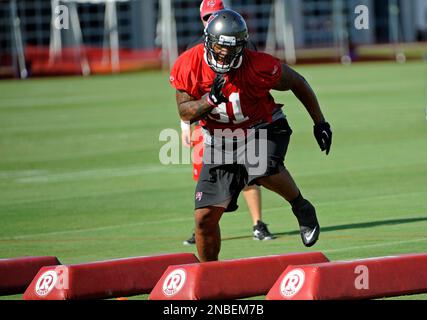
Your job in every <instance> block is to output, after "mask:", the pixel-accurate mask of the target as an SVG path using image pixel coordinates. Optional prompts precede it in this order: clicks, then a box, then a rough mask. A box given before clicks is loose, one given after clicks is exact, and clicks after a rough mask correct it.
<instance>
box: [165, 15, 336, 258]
mask: <svg viewBox="0 0 427 320" xmlns="http://www.w3.org/2000/svg"><path fill="white" fill-rule="evenodd" d="M248 38H249V34H248V29H247V26H246V22H245V20H244V19H243V18H242V16H241V15H240V14H238V13H237V12H235V11H232V10H228V9H226V10H221V11H218V12H216V13H214V14H213V15H212V16H211V17H210V19H209V21H208V25H207V27H206V29H205V43H204V44H200V45H198V46H195V47H194V48H192V49H190V50H188V51H186V52H185V53H184V54H182V55H181V56H180V57H179V58H178V60H177V61H176V63H175V64H174V66H173V68H172V71H171V76H170V82H171V84H172V86H173V87H174V88H175V89H176V101H177V106H178V111H179V114H180V117H181V119H182V120H183V121H188V122H191V123H193V122H196V121H199V122H200V124H201V126H202V128H203V133H204V136H205V137H204V143H205V151H204V161H203V166H202V170H201V172H200V178H199V181H198V183H197V186H196V190H195V234H196V246H197V251H198V256H199V259H200V261H201V262H206V261H215V260H218V256H219V252H220V248H221V235H220V227H219V221H220V219H221V217H222V215H223V213H224V212H231V211H234V210H236V209H237V198H238V196H239V194H240V192H241V190H242V189H243V188H244V186H245V185H254V184H256V185H261V186H263V187H265V188H267V189H269V190H272V191H274V192H276V193H277V194H279V195H280V196H281V197H283V199H284V200H286V201H287V202H288V203H289V204H290V206H291V208H292V211H293V213H294V215H295V216H296V219H297V221H298V224H299V228H300V235H301V239H302V242H303V244H304V245H305V246H307V247H311V246H313V245H314V244H315V243H316V242H317V240H318V238H319V234H320V226H319V222H318V219H317V216H316V210H315V207H314V206H313V205H312V204H311V203H310V202H309V201H308V200H307V199H305V198H304V197H303V195H302V194H301V191H300V189H299V187H298V186H297V184H296V183H295V181H294V179H293V178H292V176H291V174H290V173H289V171H288V170H287V169H286V167H285V165H284V158H285V154H286V151H287V147H288V144H289V141H290V137H291V134H292V129H291V128H290V126H289V124H288V121H287V119H286V117H285V116H284V114H283V112H282V109H281V108H280V107H279V106H278V105H277V104H276V103H275V101H274V99H273V97H272V95H271V93H270V90H278V91H287V90H290V91H292V93H293V94H294V95H295V96H296V97H297V98H298V99H299V100H300V102H301V103H302V104H303V105H304V107H305V109H306V110H307V112H308V113H309V115H310V117H311V118H312V120H313V122H314V136H315V138H316V140H317V142H318V144H319V146H320V148H321V150H322V151H325V152H326V154H329V151H330V147H331V144H332V131H331V128H330V125H329V123H328V122H327V121H326V120H325V117H324V115H323V113H322V111H321V108H320V105H319V102H318V100H317V97H316V95H315V93H314V91H313V90H312V88H311V87H310V85H309V84H308V83H307V81H306V80H305V79H304V78H303V77H302V76H301V75H300V74H299V73H297V72H296V71H295V70H293V69H292V68H290V67H289V66H287V65H286V64H282V63H281V62H280V61H279V60H278V59H276V58H274V57H273V56H271V55H268V54H266V53H260V52H256V51H253V50H249V49H247V48H246V44H247V42H248ZM220 130H222V131H220ZM224 130H227V131H228V132H229V131H230V130H231V131H237V130H245V132H246V133H247V136H245V137H244V139H243V141H245V145H244V146H245V147H248V145H249V143H246V141H248V140H247V139H249V135H250V133H249V132H256V133H255V135H252V136H251V139H255V141H256V142H258V143H260V146H263V147H265V148H266V150H265V152H263V153H262V154H261V156H262V157H264V160H265V163H266V168H264V169H263V171H262V172H258V170H252V169H253V168H252V167H251V163H250V161H247V162H244V163H241V162H232V163H228V162H224V161H222V159H223V157H222V156H223V155H226V152H227V151H226V150H228V149H227V146H226V148H225V149H224V145H222V144H223V142H224V141H225V140H227V137H226V136H224V135H223V136H221V135H220V137H221V138H218V137H217V133H218V132H220V133H221V132H225V131H224ZM262 136H266V137H267V141H266V143H264V144H263V142H265V141H263V140H262V139H261V137H262ZM235 138H236V137H233V138H232V139H231V144H232V145H233V147H234V146H235V144H236V139H235ZM237 139H241V138H240V137H237ZM228 140H230V139H228ZM229 143H230V141H229ZM260 148H261V147H260ZM218 151H219V152H221V153H222V154H221V157H220V158H221V159H220V160H219V161H217V160H216V159H217V158H216V157H215V160H214V161H212V157H211V155H212V154H215V153H217V152H218ZM232 152H233V159H234V153H237V151H235V149H234V148H233V150H232Z"/></svg>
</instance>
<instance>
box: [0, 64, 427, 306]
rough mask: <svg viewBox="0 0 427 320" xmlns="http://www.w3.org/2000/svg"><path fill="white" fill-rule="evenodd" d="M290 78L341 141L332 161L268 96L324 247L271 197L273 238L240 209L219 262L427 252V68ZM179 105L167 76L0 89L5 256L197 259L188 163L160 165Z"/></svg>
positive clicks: (361, 67)
mask: <svg viewBox="0 0 427 320" xmlns="http://www.w3.org/2000/svg"><path fill="white" fill-rule="evenodd" d="M296 69H297V70H298V71H300V72H301V73H302V74H303V75H304V76H305V77H306V78H307V80H309V82H310V83H311V84H312V86H313V88H314V90H315V91H316V92H317V94H318V97H319V100H320V102H321V104H322V107H323V110H324V113H325V115H326V117H327V119H328V120H329V122H330V123H331V124H332V127H333V131H334V141H333V147H332V151H331V154H330V155H329V156H328V157H326V156H325V155H324V154H323V153H321V152H320V150H319V148H318V146H317V143H316V142H315V139H314V137H313V135H312V123H311V121H310V119H309V117H308V114H307V113H306V112H305V111H304V108H303V107H302V106H301V105H300V104H299V103H298V102H297V100H296V99H295V98H294V97H293V96H292V94H290V93H279V92H275V93H274V96H275V97H276V98H277V100H278V101H280V102H284V103H285V104H286V107H285V112H286V114H287V115H288V118H289V122H290V124H291V126H292V128H293V130H294V134H293V136H292V140H291V144H290V147H289V151H288V154H287V166H288V168H289V169H290V171H291V172H292V173H293V175H294V177H295V179H296V180H297V182H298V184H299V186H300V187H301V189H302V191H303V194H304V195H305V196H306V197H307V198H309V199H310V200H311V201H312V202H313V203H314V204H315V205H316V207H317V211H318V217H319V220H320V223H321V226H322V233H321V236H320V240H319V242H318V244H317V245H316V246H315V247H314V248H312V249H306V248H305V247H303V245H302V243H301V240H300V237H299V234H298V231H297V230H298V225H297V222H296V219H295V218H294V216H293V214H292V212H291V210H290V208H289V206H288V205H287V204H285V203H284V202H283V201H282V200H281V199H280V198H279V197H278V196H277V195H275V194H272V193H271V192H269V191H265V190H264V191H263V214H264V220H265V221H266V222H267V223H268V224H269V228H270V230H271V231H272V232H273V233H275V234H277V235H278V239H276V240H274V241H267V242H257V241H253V240H252V235H251V229H252V228H251V222H250V217H249V213H248V210H247V207H246V204H245V202H244V201H242V199H240V205H241V207H240V209H239V211H238V212H236V213H234V214H226V215H225V216H224V217H223V219H222V220H221V228H222V237H223V242H222V251H221V255H220V258H221V259H233V258H241V257H250V256H263V255H271V254H283V253H287V252H306V251H323V252H324V253H325V254H326V255H327V256H328V257H329V258H330V259H331V260H341V259H353V258H363V257H375V256H385V255H395V254H403V253H418V252H427V201H426V200H427V121H426V113H425V107H426V105H427V101H426V96H425V95H426V88H427V80H426V79H427V66H426V64H425V63H422V62H411V63H407V64H402V65H399V64H394V63H375V64H356V65H353V66H350V67H343V66H339V65H328V66H307V67H297V68H296ZM174 98H175V97H174V92H173V90H172V89H171V87H169V84H168V74H167V73H161V72H146V73H135V74H125V75H117V76H99V77H98V76H94V77H90V78H87V79H82V78H79V77H72V78H54V79H53V78H52V79H34V80H28V81H1V82H0V258H9V257H19V256H27V255H32V256H37V255H55V256H57V257H58V258H59V259H60V261H61V262H62V263H65V264H70V263H83V262H91V261H97V260H105V259H111V258H121V257H131V256H143V255H152V254H160V253H172V252H194V253H195V252H196V251H195V247H185V246H183V245H182V241H183V240H184V239H186V238H188V237H189V236H190V233H191V230H192V227H193V191H194V182H193V181H192V179H191V166H190V165H175V166H163V165H161V164H160V163H159V149H160V148H161V146H162V145H163V142H160V141H159V134H160V132H161V130H163V129H165V128H174V129H177V130H178V129H179V122H178V116H177V111H176V107H175V102H174ZM423 271H424V272H425V270H423ZM21 298H22V295H18V296H12V297H3V298H2V299H21ZM136 298H137V299H146V298H147V297H146V296H140V297H136ZM258 299H263V297H258ZM400 299H401V298H400ZM404 299H427V295H417V296H410V297H405V298H404Z"/></svg>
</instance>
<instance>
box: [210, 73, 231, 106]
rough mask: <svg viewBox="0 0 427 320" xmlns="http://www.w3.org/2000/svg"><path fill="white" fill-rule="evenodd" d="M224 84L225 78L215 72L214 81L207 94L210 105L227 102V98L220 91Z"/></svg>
mask: <svg viewBox="0 0 427 320" xmlns="http://www.w3.org/2000/svg"><path fill="white" fill-rule="evenodd" d="M224 84H225V78H224V76H223V75H221V74H217V75H216V77H215V80H214V83H213V85H212V87H211V92H210V93H209V95H208V98H207V99H208V102H209V104H210V105H211V106H215V107H216V106H219V105H220V104H221V103H227V102H228V99H227V98H226V97H225V96H224V94H223V93H222V88H223V87H224Z"/></svg>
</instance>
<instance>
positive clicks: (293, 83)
mask: <svg viewBox="0 0 427 320" xmlns="http://www.w3.org/2000/svg"><path fill="white" fill-rule="evenodd" d="M273 89H275V90H279V91H287V90H291V91H292V93H293V94H294V95H295V96H296V97H297V98H298V100H299V101H301V103H302V104H303V105H304V107H305V108H306V109H307V111H308V113H309V114H310V116H311V118H312V119H313V122H314V136H315V137H316V140H317V143H318V144H319V146H320V149H321V150H322V151H326V154H327V155H328V154H329V151H330V149H331V144H332V130H331V127H330V125H329V123H328V122H326V120H325V117H324V116H323V114H322V110H321V109H320V105H319V101H318V100H317V97H316V94H315V93H314V91H313V89H312V88H311V87H310V85H309V84H308V82H307V80H305V79H304V77H303V76H302V75H300V74H299V73H298V72H296V71H295V70H293V69H292V68H290V67H289V66H287V65H286V64H283V65H282V76H281V77H280V79H279V81H278V83H277V85H276V86H275V87H274V88H273Z"/></svg>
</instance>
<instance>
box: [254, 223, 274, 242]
mask: <svg viewBox="0 0 427 320" xmlns="http://www.w3.org/2000/svg"><path fill="white" fill-rule="evenodd" d="M253 235H254V238H253V239H254V240H261V241H264V240H273V239H276V237H275V236H274V235H272V234H271V233H270V231H268V228H267V225H266V224H265V223H264V222H262V221H259V220H258V222H257V224H256V226H254V229H253Z"/></svg>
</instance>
